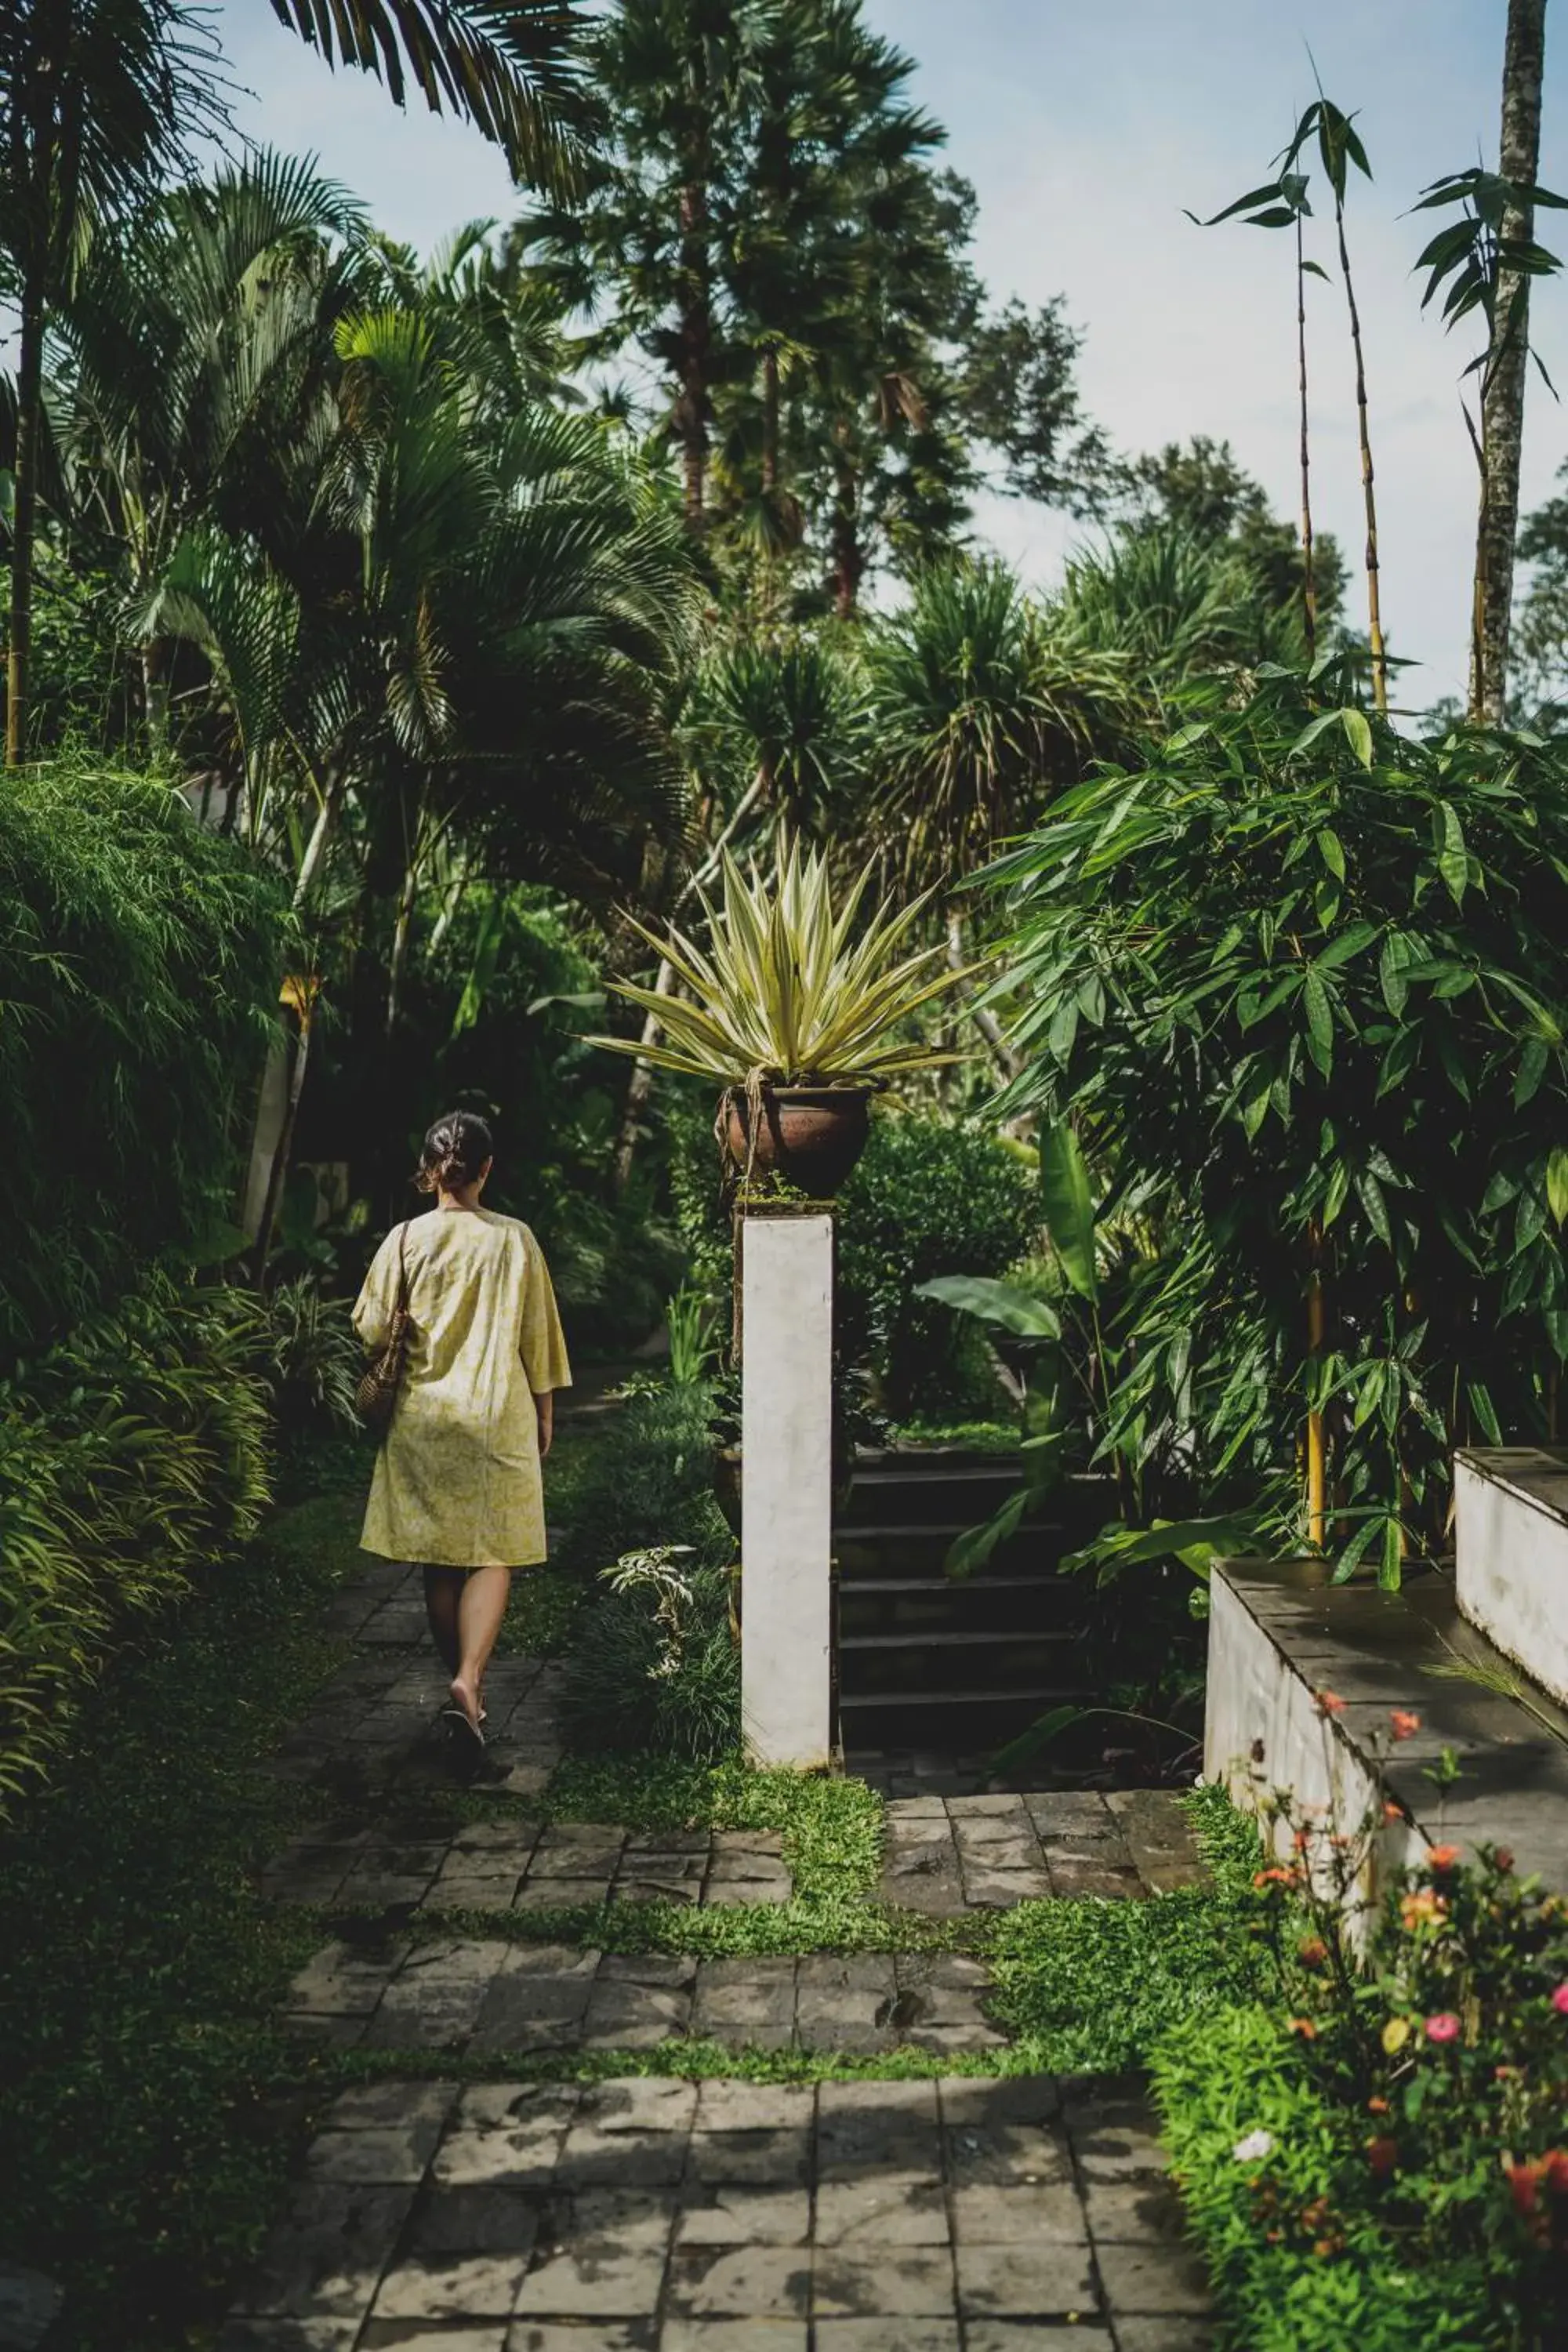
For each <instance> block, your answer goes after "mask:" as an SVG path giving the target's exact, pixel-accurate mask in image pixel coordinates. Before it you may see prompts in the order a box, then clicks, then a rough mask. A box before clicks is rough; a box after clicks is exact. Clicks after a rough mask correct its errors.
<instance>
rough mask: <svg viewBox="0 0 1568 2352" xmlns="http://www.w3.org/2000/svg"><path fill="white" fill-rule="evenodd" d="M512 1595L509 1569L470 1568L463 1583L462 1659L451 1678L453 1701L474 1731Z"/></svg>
mask: <svg viewBox="0 0 1568 2352" xmlns="http://www.w3.org/2000/svg"><path fill="white" fill-rule="evenodd" d="M510 1591H511V1570H510V1568H473V1569H470V1570H468V1575H467V1576H466V1577H465V1578H464V1580H463V1591H462V1595H461V1598H460V1599H459V1601H458V1639H459V1645H460V1648H461V1651H462V1655H461V1657H460V1658H459V1660H458V1671H457V1673H456V1674H455V1675H453V1677H452V1701H453V1704H454V1706H460V1707H461V1708H462V1710H463V1713H464V1714H465V1715H466V1716H467V1717H468V1721H469V1722H470V1723H471V1724H472V1725H473V1727H474V1729H475V1730H476V1731H477V1730H478V1729H479V1691H480V1687H481V1685H482V1684H483V1682H484V1678H485V1668H486V1667H487V1666H488V1665H489V1661H490V1652H491V1651H492V1650H493V1649H494V1648H495V1645H496V1638H497V1636H498V1634H499V1633H500V1629H501V1620H502V1619H503V1618H504V1617H505V1615H506V1603H507V1595H508V1594H509V1592H510Z"/></svg>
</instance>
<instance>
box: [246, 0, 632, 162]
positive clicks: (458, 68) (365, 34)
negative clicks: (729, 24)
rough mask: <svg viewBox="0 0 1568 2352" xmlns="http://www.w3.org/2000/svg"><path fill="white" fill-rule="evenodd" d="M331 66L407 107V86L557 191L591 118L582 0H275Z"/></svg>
mask: <svg viewBox="0 0 1568 2352" xmlns="http://www.w3.org/2000/svg"><path fill="white" fill-rule="evenodd" d="M271 7H272V13H273V15H274V16H276V17H277V18H278V20H279V24H283V25H287V26H289V30H290V31H291V32H295V33H298V34H299V36H300V39H301V40H303V41H308V42H309V43H310V47H312V48H313V49H318V50H320V52H321V55H322V57H324V58H326V59H327V61H328V63H329V64H331V65H336V64H338V63H340V62H341V63H342V64H343V65H347V66H357V67H358V68H360V69H361V70H362V71H363V72H365V73H372V74H374V75H375V76H376V78H377V79H378V80H384V82H385V84H386V88H387V93H388V95H389V96H390V98H391V99H392V101H393V103H394V105H395V106H402V105H403V104H404V102H405V97H406V93H407V89H408V85H409V84H410V83H412V84H413V86H414V88H415V89H416V90H417V91H418V92H419V95H420V96H421V97H422V98H423V99H424V100H425V102H426V106H428V107H429V109H430V110H431V112H432V113H433V114H439V113H441V112H442V111H443V110H449V111H450V112H451V113H453V114H456V115H458V116H460V117H461V118H462V119H463V120H465V121H468V122H471V123H472V124H473V125H474V128H475V129H476V130H477V131H479V132H481V133H482V135H483V136H484V137H485V138H486V139H489V140H492V141H493V142H495V144H496V145H497V146H498V147H504V148H505V150H506V152H507V158H508V160H509V162H510V163H511V166H512V169H513V170H514V172H515V173H517V175H518V177H519V178H520V179H521V180H525V181H528V182H531V184H533V185H535V186H537V187H543V188H550V189H553V190H555V191H557V192H561V193H564V192H565V190H567V189H569V188H570V187H572V186H573V185H574V184H575V182H576V179H577V175H578V173H579V172H580V170H581V167H582V163H583V150H582V146H581V143H580V142H581V134H582V132H583V131H584V129H585V128H586V127H587V125H588V123H589V121H590V119H591V107H590V103H589V99H588V92H587V86H586V83H585V80H584V74H583V69H582V65H583V61H582V52H581V48H580V46H579V43H578V38H577V35H578V27H579V23H580V16H579V10H578V6H577V0H271Z"/></svg>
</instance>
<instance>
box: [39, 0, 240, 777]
mask: <svg viewBox="0 0 1568 2352" xmlns="http://www.w3.org/2000/svg"><path fill="white" fill-rule="evenodd" d="M215 67H216V51H215V47H214V45H213V41H212V36H211V34H210V31H209V30H208V27H207V24H206V21H205V12H204V11H203V10H202V9H200V8H199V7H198V6H196V5H185V0H9V5H6V6H5V8H0V256H3V257H4V262H5V266H6V272H7V275H8V277H9V279H10V283H9V285H8V287H7V288H6V291H7V292H9V293H10V294H11V295H12V296H13V299H14V300H15V303H16V311H17V318H18V330H19V331H18V337H17V353H16V463H15V467H14V474H15V489H14V502H13V509H12V515H11V612H10V637H9V646H8V658H7V665H6V681H5V688H6V693H5V764H6V766H7V767H13V768H14V767H16V766H18V765H19V764H20V762H21V759H22V755H23V751H24V747H25V745H26V727H27V665H28V657H29V655H30V652H31V647H32V607H33V542H34V537H35V533H36V530H37V499H38V478H39V468H40V463H41V455H42V452H41V442H42V436H43V431H44V417H43V398H42V394H43V379H44V338H45V333H46V330H47V324H48V320H49V316H50V313H51V311H52V310H55V309H56V308H57V307H58V304H59V303H60V302H61V301H62V300H63V299H65V297H66V296H67V295H68V292H69V290H70V289H71V287H72V286H73V284H74V282H75V280H76V278H77V276H78V273H79V268H80V266H81V262H82V259H83V256H84V253H85V251H86V250H87V248H88V246H89V239H90V236H91V235H92V233H93V231H94V230H95V229H96V228H98V227H100V226H101V225H102V224H103V223H104V222H106V221H109V220H112V219H113V218H114V217H115V216H116V215H118V214H119V213H121V212H122V211H123V210H124V209H125V208H126V207H127V206H129V205H134V204H136V203H138V202H140V201H142V200H143V199H144V198H145V197H146V196H147V195H148V194H150V193H151V192H152V191H153V189H154V188H156V186H157V185H158V184H159V183H160V182H161V180H162V179H163V177H164V176H165V174H167V173H171V172H173V171H174V170H176V169H177V168H178V167H179V165H180V164H181V163H182V162H183V161H184V157H185V154H186V152H188V148H189V144H190V142H191V141H192V140H193V139H194V138H195V136H196V135H197V134H198V133H202V132H207V133H216V132H220V131H222V130H223V128H224V125H225V115H224V109H223V105H222V102H221V99H220V97H219V95H218V92H217V87H216V80H215V79H214V75H215Z"/></svg>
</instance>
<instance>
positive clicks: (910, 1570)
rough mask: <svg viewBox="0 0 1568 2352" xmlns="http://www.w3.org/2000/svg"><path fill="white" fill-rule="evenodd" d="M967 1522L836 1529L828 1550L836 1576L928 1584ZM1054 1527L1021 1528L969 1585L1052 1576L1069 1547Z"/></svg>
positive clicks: (906, 1521)
mask: <svg viewBox="0 0 1568 2352" xmlns="http://www.w3.org/2000/svg"><path fill="white" fill-rule="evenodd" d="M972 1526H973V1521H972V1520H960V1519H942V1518H936V1517H929V1518H921V1519H902V1520H888V1521H879V1522H878V1523H876V1524H874V1525H866V1526H850V1527H843V1526H839V1527H836V1528H835V1529H834V1531H833V1552H834V1557H835V1559H837V1562H838V1573H839V1575H840V1577H841V1578H843V1577H851V1578H871V1577H878V1576H895V1577H914V1576H924V1577H928V1578H930V1579H931V1580H933V1581H934V1580H937V1579H938V1578H941V1577H945V1575H946V1573H947V1568H946V1562H947V1556H948V1553H949V1552H950V1550H951V1549H952V1546H953V1545H954V1543H956V1542H957V1540H958V1538H959V1537H960V1536H962V1535H966V1534H968V1532H969V1530H970V1528H972ZM1071 1548H1072V1547H1071V1545H1070V1544H1069V1543H1068V1539H1067V1535H1066V1531H1065V1530H1064V1529H1063V1528H1061V1527H1060V1526H1059V1525H1057V1524H1053V1523H1041V1524H1039V1525H1037V1526H1029V1527H1024V1528H1019V1529H1018V1531H1017V1533H1016V1535H1013V1536H1009V1537H1008V1538H1007V1539H1006V1540H1005V1542H1004V1543H1000V1544H998V1545H997V1547H996V1549H995V1550H994V1552H993V1553H992V1555H991V1557H990V1559H988V1560H987V1561H986V1562H985V1564H984V1567H983V1568H980V1569H977V1570H975V1571H974V1576H973V1579H963V1581H965V1582H968V1581H973V1580H978V1579H979V1578H981V1577H984V1576H987V1575H1008V1576H1036V1577H1040V1578H1052V1577H1054V1576H1055V1575H1056V1573H1057V1562H1058V1559H1060V1557H1061V1555H1062V1553H1063V1552H1064V1551H1068V1550H1070V1549H1071ZM954 1581H955V1582H956V1581H960V1580H958V1579H955V1580H954Z"/></svg>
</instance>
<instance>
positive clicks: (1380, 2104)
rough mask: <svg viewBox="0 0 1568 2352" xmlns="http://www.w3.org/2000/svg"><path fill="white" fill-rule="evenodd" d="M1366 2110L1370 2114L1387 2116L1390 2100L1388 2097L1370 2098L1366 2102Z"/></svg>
mask: <svg viewBox="0 0 1568 2352" xmlns="http://www.w3.org/2000/svg"><path fill="white" fill-rule="evenodd" d="M1366 2111H1367V2113H1368V2115H1369V2116H1385V2115H1386V2114H1387V2113H1388V2101H1387V2100H1386V2099H1369V2100H1368V2101H1367V2103H1366Z"/></svg>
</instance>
